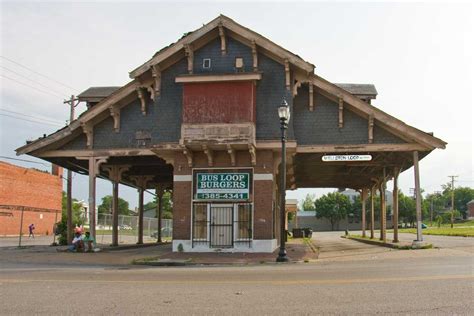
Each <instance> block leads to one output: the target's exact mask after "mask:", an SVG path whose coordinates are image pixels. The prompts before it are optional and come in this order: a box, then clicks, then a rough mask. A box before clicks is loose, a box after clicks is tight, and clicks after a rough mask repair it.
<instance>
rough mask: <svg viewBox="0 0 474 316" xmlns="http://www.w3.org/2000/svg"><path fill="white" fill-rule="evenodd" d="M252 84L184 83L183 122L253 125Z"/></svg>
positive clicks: (253, 87) (253, 95)
mask: <svg viewBox="0 0 474 316" xmlns="http://www.w3.org/2000/svg"><path fill="white" fill-rule="evenodd" d="M255 100H256V98H255V84H254V83H253V82H206V83H185V84H184V88H183V123H197V124H199V123H247V122H255Z"/></svg>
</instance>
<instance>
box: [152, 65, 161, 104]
mask: <svg viewBox="0 0 474 316" xmlns="http://www.w3.org/2000/svg"><path fill="white" fill-rule="evenodd" d="M151 76H152V77H153V79H154V81H155V83H154V88H155V97H158V96H160V93H161V70H160V66H158V65H153V66H151Z"/></svg>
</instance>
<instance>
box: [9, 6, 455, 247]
mask: <svg viewBox="0 0 474 316" xmlns="http://www.w3.org/2000/svg"><path fill="white" fill-rule="evenodd" d="M130 78H131V79H132V81H131V82H129V83H128V84H126V85H125V86H123V87H95V88H90V89H88V90H86V91H85V92H83V93H82V94H80V95H79V100H80V101H85V102H87V105H88V109H87V111H86V112H84V113H83V114H81V115H80V116H79V118H77V119H76V120H74V121H72V122H71V123H70V124H69V125H68V126H66V127H64V128H63V129H61V130H59V131H57V132H55V133H53V134H51V135H49V136H47V137H44V138H40V139H38V140H36V141H34V142H30V143H28V144H26V145H25V146H23V147H21V148H18V149H17V154H28V155H32V156H35V157H39V158H42V159H45V160H48V161H50V162H52V163H55V164H57V165H60V166H62V167H65V168H68V169H70V170H73V171H75V172H79V173H82V174H88V175H89V179H90V181H89V192H90V198H89V203H90V207H89V209H90V210H91V211H92V212H94V210H95V179H96V177H100V178H104V179H109V180H110V181H112V182H113V183H114V190H113V193H114V196H115V197H117V195H118V183H121V184H125V185H130V186H133V187H136V188H138V190H139V209H140V210H141V212H140V217H141V218H143V191H144V190H148V189H153V190H156V192H157V195H158V197H159V196H160V195H161V192H162V191H163V190H165V189H172V190H173V250H174V251H177V250H178V248H179V249H182V250H184V251H214V250H216V249H219V250H222V251H242V252H272V251H274V250H275V249H276V248H277V246H278V240H279V235H280V233H279V231H280V230H279V227H280V216H279V212H278V210H279V203H280V202H279V196H280V192H279V190H278V187H279V165H280V162H281V160H282V159H281V155H282V154H281V135H280V122H279V116H278V112H277V109H278V107H279V106H280V104H281V102H282V99H283V98H285V99H286V101H287V102H288V104H289V107H290V113H291V119H290V121H289V124H288V141H287V151H286V156H285V157H286V177H287V181H286V189H287V190H292V189H296V188H317V187H336V188H352V189H356V190H360V191H361V194H362V197H363V198H364V199H366V198H367V197H368V194H367V193H368V192H369V191H372V193H373V194H372V196H373V195H374V194H375V193H376V191H377V192H379V191H381V192H383V191H384V190H385V187H386V185H385V183H386V181H387V180H388V179H391V178H394V179H395V180H396V179H397V177H398V175H399V174H400V172H403V171H405V170H406V169H408V168H410V167H411V166H415V171H417V170H418V159H421V158H423V157H425V156H426V155H427V154H429V153H430V152H431V151H432V150H433V149H435V148H444V147H445V145H446V143H445V142H444V141H442V140H440V139H438V138H436V137H434V136H433V135H432V134H429V133H425V132H423V131H421V130H418V129H416V128H414V127H412V126H409V125H407V124H405V123H404V122H402V121H400V120H398V119H397V118H395V117H393V116H390V115H389V114H387V113H385V112H383V111H382V110H381V109H379V108H377V107H375V106H373V105H371V100H372V99H375V97H376V95H377V92H376V90H375V87H374V86H373V85H359V84H334V83H331V82H329V81H327V80H325V79H323V78H321V77H320V76H318V75H317V74H316V73H315V66H314V65H313V64H311V63H309V62H306V61H305V60H303V59H302V58H301V57H299V56H298V55H295V54H293V53H291V52H289V51H287V50H286V49H284V48H282V47H280V46H278V45H277V44H275V43H273V42H272V41H270V40H269V39H267V38H265V37H263V36H261V35H259V34H258V33H256V32H254V31H252V30H249V29H247V28H245V27H243V26H241V25H239V24H238V23H236V22H235V21H233V20H231V19H229V18H228V17H225V16H222V15H221V16H219V17H217V18H216V19H214V20H212V21H211V22H209V23H208V24H205V25H204V26H202V27H201V28H199V29H198V30H195V31H193V32H190V33H186V34H185V36H183V37H182V38H181V39H179V40H178V41H177V42H176V43H174V44H172V45H170V46H168V47H165V48H163V49H162V50H160V51H158V52H157V53H156V54H155V55H153V57H152V58H151V59H150V60H148V61H146V62H145V63H144V64H142V65H140V66H139V67H138V68H136V69H134V70H132V71H131V72H130ZM335 155H346V159H345V160H343V161H340V160H339V158H338V157H340V156H337V157H332V158H331V156H335ZM358 155H360V156H363V157H366V158H367V157H369V158H367V159H362V160H360V159H358V158H357V157H359V156H358ZM323 156H324V159H323ZM351 157H356V159H355V161H351V160H353V159H352V158H351ZM346 160H349V161H346ZM396 183H397V181H394V184H395V186H396ZM416 185H417V186H418V184H416ZM393 191H394V192H397V189H396V187H395V188H394V190H393ZM418 192H419V190H418ZM381 196H384V195H383V194H381ZM394 198H395V197H394ZM382 205H383V203H382ZM363 214H364V216H365V212H363ZM384 214H385V208H384V207H382V214H380V215H381V216H380V218H381V224H382V225H381V227H382V229H384V228H385V224H384V223H385V216H384ZM396 214H397V210H396V207H395V210H394V216H396ZM117 216H118V213H117V211H115V212H114V218H115V219H116V218H117ZM370 217H371V218H370ZM91 218H94V216H91ZM369 222H370V223H372V224H373V212H372V216H369ZM140 223H143V221H142V220H141V221H140ZM115 224H117V220H116V221H115ZM363 225H364V226H365V220H363ZM368 227H371V225H370V224H369V226H368ZM372 227H373V225H372ZM94 228H95V224H94V223H93V225H92V227H91V230H92V234H93V235H94ZM363 229H365V227H363ZM139 231H140V232H139V234H140V236H139V242H142V238H141V237H142V235H143V225H141V226H140V227H139ZM372 231H373V230H372ZM382 232H384V230H382ZM113 233H114V236H113V243H114V244H117V229H116V225H115V227H114V231H113ZM383 238H385V236H383Z"/></svg>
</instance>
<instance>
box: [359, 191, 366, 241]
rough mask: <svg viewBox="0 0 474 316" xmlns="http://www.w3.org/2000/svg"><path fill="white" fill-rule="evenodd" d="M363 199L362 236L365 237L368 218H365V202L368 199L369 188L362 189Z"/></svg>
mask: <svg viewBox="0 0 474 316" xmlns="http://www.w3.org/2000/svg"><path fill="white" fill-rule="evenodd" d="M360 195H361V200H362V237H365V224H366V219H365V212H366V210H365V202H366V200H367V189H362V191H361V193H360Z"/></svg>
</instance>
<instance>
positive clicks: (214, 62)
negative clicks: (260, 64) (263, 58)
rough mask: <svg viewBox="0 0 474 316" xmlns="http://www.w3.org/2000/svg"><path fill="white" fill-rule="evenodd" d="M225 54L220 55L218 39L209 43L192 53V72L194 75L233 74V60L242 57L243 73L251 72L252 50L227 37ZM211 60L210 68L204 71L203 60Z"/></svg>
mask: <svg viewBox="0 0 474 316" xmlns="http://www.w3.org/2000/svg"><path fill="white" fill-rule="evenodd" d="M226 41H227V53H226V54H225V55H222V53H221V41H220V39H219V38H217V39H215V40H213V41H211V42H209V43H208V44H207V45H205V46H203V47H202V48H200V49H199V50H197V51H196V52H195V53H194V64H193V72H194V73H195V74H202V73H215V74H218V73H233V72H235V71H236V70H235V58H236V57H242V58H243V60H244V71H245V72H250V71H252V70H253V68H252V67H253V66H252V64H253V57H252V49H251V48H250V47H247V46H245V45H244V44H242V43H240V42H238V41H236V40H234V39H232V38H230V37H227V38H226ZM205 58H210V59H211V68H210V69H204V68H203V67H202V63H203V59H205Z"/></svg>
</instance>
